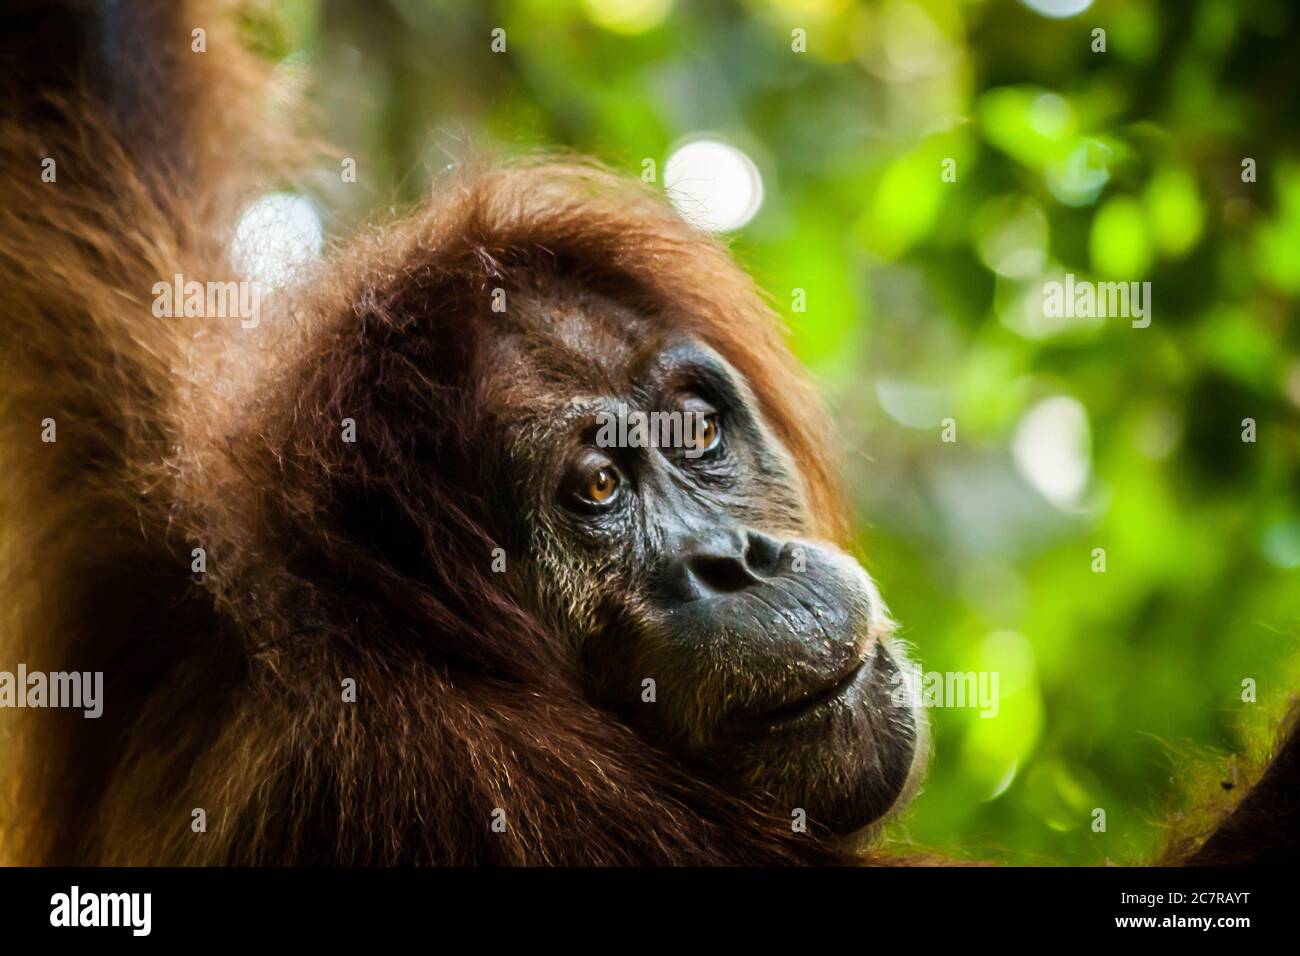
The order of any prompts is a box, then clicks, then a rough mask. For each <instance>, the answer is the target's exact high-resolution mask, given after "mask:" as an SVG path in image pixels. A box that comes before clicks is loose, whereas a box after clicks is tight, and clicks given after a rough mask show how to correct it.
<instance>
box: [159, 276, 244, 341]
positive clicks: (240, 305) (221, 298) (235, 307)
mask: <svg viewBox="0 0 1300 956" xmlns="http://www.w3.org/2000/svg"><path fill="white" fill-rule="evenodd" d="M150 291H152V292H153V314H154V316H155V317H156V318H159V319H161V318H164V317H166V318H176V317H178V316H187V317H189V318H208V319H239V325H240V328H244V329H253V328H257V325H258V323H260V322H261V321H262V311H261V302H262V290H261V287H260V286H259V284H258V283H256V282H251V281H249V280H247V279H241V280H239V281H238V282H235V281H230V282H199V281H198V280H197V279H189V280H186V278H185V276H184V275H182V274H181V273H179V272H178V273H176V275H175V276H173V277H172V281H171V282H155V283H154V284H153V288H152V289H151V290H150Z"/></svg>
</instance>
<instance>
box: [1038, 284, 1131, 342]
mask: <svg viewBox="0 0 1300 956" xmlns="http://www.w3.org/2000/svg"><path fill="white" fill-rule="evenodd" d="M1043 315H1045V316H1047V317H1048V318H1050V319H1076V318H1077V319H1132V323H1133V328H1135V329H1145V328H1146V327H1147V326H1148V325H1150V324H1151V283H1150V282H1092V281H1090V280H1088V279H1075V277H1074V273H1073V272H1070V273H1067V274H1066V276H1065V281H1064V282H1058V281H1056V280H1055V279H1053V280H1052V281H1050V282H1046V283H1044V284H1043Z"/></svg>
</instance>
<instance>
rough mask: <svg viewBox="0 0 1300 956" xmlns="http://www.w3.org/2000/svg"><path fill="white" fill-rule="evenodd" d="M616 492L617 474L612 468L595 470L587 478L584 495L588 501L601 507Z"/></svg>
mask: <svg viewBox="0 0 1300 956" xmlns="http://www.w3.org/2000/svg"><path fill="white" fill-rule="evenodd" d="M617 491H618V472H616V471H615V470H614V469H613V468H608V467H605V468H597V469H596V470H595V471H593V472H592V473H591V475H590V476H589V477H588V478H587V487H586V490H585V491H584V494H585V495H586V497H587V498H588V500H590V501H594V502H595V503H596V504H598V505H603V504H604V503H605V502H607V501H609V500H610V499H611V498H613V497H614V494H615V493H616V492H617Z"/></svg>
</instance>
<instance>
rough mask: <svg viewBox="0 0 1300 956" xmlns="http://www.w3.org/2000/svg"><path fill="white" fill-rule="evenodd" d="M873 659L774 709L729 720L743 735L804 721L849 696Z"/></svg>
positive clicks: (733, 729)
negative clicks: (818, 688)
mask: <svg viewBox="0 0 1300 956" xmlns="http://www.w3.org/2000/svg"><path fill="white" fill-rule="evenodd" d="M870 662H871V657H870V655H868V656H866V657H863V658H862V659H861V660H859V661H858V662H857V663H856V664H854V665H853V667H851V668H849V670H848V671H846V672H845V673H844V674H843V675H841V676H840V677H838V678H836V679H835V680H834V681H833V682H832V683H830V684H827V685H826V686H825V687H823V688H821V689H820V690H816V691H813V692H812V693H811V694H806V695H804V696H803V697H800V698H799V699H797V700H794V701H791V702H790V703H788V704H782V705H781V706H779V707H776V708H774V709H773V710H767V711H762V712H761V713H748V714H738V715H737V716H736V717H734V718H733V719H732V720H730V721H728V724H729V725H730V727H729V729H730V730H731V731H732V732H734V733H736V734H738V735H740V736H749V735H751V734H754V733H761V734H768V733H772V732H774V731H778V730H783V729H786V728H788V727H793V726H795V725H798V724H800V723H803V722H804V721H805V720H806V719H807V718H809V717H810V716H811V715H813V714H814V713H815V712H816V711H818V710H819V709H821V708H822V707H824V706H826V705H827V704H829V703H831V702H833V701H836V700H839V699H840V698H841V697H843V696H845V695H846V694H847V693H848V692H849V691H850V690H851V689H852V688H853V687H854V686H855V685H856V684H857V683H858V681H859V680H860V679H861V678H862V677H863V676H864V675H865V674H867V673H868V672H869V671H870V666H869V665H870Z"/></svg>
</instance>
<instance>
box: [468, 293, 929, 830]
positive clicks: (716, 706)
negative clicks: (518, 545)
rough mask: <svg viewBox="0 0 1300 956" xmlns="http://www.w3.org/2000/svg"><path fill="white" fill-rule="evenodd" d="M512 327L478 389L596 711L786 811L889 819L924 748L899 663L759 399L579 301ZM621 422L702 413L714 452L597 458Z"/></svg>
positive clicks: (648, 329) (848, 821) (652, 333)
mask: <svg viewBox="0 0 1300 956" xmlns="http://www.w3.org/2000/svg"><path fill="white" fill-rule="evenodd" d="M511 312H512V313H513V315H512V318H511V319H510V320H509V322H510V323H511V327H510V328H509V329H508V331H507V333H506V334H504V335H502V336H501V337H500V338H499V339H498V340H497V341H496V343H495V344H494V345H493V347H492V349H491V350H490V352H489V353H488V356H487V358H486V360H485V361H484V363H483V366H484V367H483V368H482V369H481V370H480V375H481V378H482V379H483V380H485V381H486V382H487V383H488V386H487V395H488V403H489V407H490V408H492V409H493V410H494V415H493V419H494V421H495V429H496V432H497V440H498V441H499V442H500V445H501V456H502V459H503V460H504V461H505V462H506V465H505V474H504V475H503V480H502V484H503V485H504V486H505V487H506V488H508V489H509V494H510V499H511V500H510V502H509V505H510V507H511V509H512V510H513V512H514V515H515V518H516V520H517V521H518V522H519V523H520V524H521V525H522V526H523V527H525V528H527V529H528V531H527V535H528V541H527V553H528V555H529V558H528V561H527V562H526V567H525V569H524V570H523V571H521V572H520V575H521V578H520V584H519V586H520V588H521V591H522V592H523V593H522V594H521V598H522V599H523V600H525V601H527V602H528V603H529V604H530V605H531V606H532V607H534V608H535V609H537V612H538V613H539V614H542V615H543V616H545V617H547V619H548V620H549V623H550V624H551V626H552V628H553V629H554V631H555V632H556V633H559V634H562V635H565V636H566V637H567V638H568V639H569V640H570V641H571V642H572V645H573V651H574V654H575V656H576V659H577V660H578V661H579V662H580V667H581V669H582V675H581V677H582V680H583V681H584V682H585V684H586V685H587V686H588V687H589V689H590V693H591V695H592V696H593V698H594V699H595V700H596V701H597V702H598V703H600V704H602V705H605V706H607V707H608V708H609V709H611V710H613V711H615V712H617V713H618V714H620V715H622V716H623V717H624V718H625V719H626V720H628V721H629V722H630V723H632V724H633V725H635V726H637V727H638V728H639V729H641V730H642V731H643V732H644V733H645V734H646V735H647V736H649V737H651V738H652V739H655V740H658V741H661V742H663V743H665V744H666V745H667V746H669V747H671V748H672V749H674V750H675V751H677V752H678V753H680V754H681V755H682V756H683V757H685V758H686V759H688V760H689V761H691V762H692V763H695V764H697V765H699V766H700V767H701V768H702V769H704V770H706V771H709V772H711V773H712V774H713V775H715V776H716V777H718V778H719V779H721V780H723V781H724V782H726V783H728V784H730V785H732V786H735V787H739V788H741V789H744V790H746V791H748V792H751V793H753V794H755V795H757V796H758V797H759V798H760V799H761V800H762V801H763V802H764V803H766V804H767V805H768V806H769V807H770V808H771V809H772V810H774V811H775V812H780V813H783V814H785V815H787V816H789V815H790V814H791V813H793V812H794V811H795V810H796V809H803V810H805V811H806V812H807V815H808V818H809V820H810V821H811V822H813V823H815V824H818V825H820V826H824V827H826V828H828V829H830V830H832V831H835V832H840V833H845V832H850V831H854V830H857V829H859V828H861V827H864V826H865V825H867V824H869V823H871V822H872V821H875V820H877V819H878V818H880V817H881V816H882V815H883V814H885V813H886V812H887V811H888V810H889V809H890V808H891V806H893V805H895V804H896V803H897V802H899V798H900V796H901V795H902V794H904V792H905V790H906V789H907V788H908V784H909V782H910V780H911V779H912V777H913V775H914V768H915V767H916V765H917V764H919V762H920V760H919V757H920V753H921V751H922V749H923V739H924V727H923V725H922V724H921V720H920V717H919V715H917V714H915V713H914V712H913V710H912V708H911V706H910V704H909V703H908V701H910V700H911V697H910V696H908V695H905V694H901V693H900V683H901V682H902V681H903V680H905V679H906V678H905V676H904V675H905V669H904V661H903V658H902V657H901V653H900V651H899V650H898V649H897V648H896V646H894V645H893V644H892V643H891V642H890V640H889V638H888V634H889V622H888V618H887V616H886V613H885V611H884V608H883V606H882V604H881V601H880V598H879V595H878V594H877V592H876V589H875V587H874V585H873V583H872V581H871V579H870V578H869V577H868V576H867V574H866V572H865V571H864V570H863V569H862V568H861V567H860V566H859V565H858V563H857V562H856V561H855V560H853V559H852V558H851V557H849V556H848V555H846V554H844V553H843V552H842V551H841V550H839V549H838V548H836V547H834V546H832V545H830V544H827V543H825V542H820V541H817V540H815V539H814V538H813V537H812V532H811V530H810V529H811V528H812V527H813V525H814V522H813V521H812V517H811V515H810V514H809V513H808V506H807V503H806V499H805V495H804V491H803V485H802V481H801V479H800V476H799V474H798V473H797V470H796V469H795V467H794V463H793V460H792V458H791V457H790V455H789V454H788V453H787V452H786V451H785V449H784V448H783V447H782V446H781V445H780V443H779V442H778V441H777V440H776V438H775V437H774V436H773V434H772V433H771V431H770V430H769V429H768V427H767V426H766V425H765V423H764V421H763V418H762V415H761V413H760V411H759V409H758V408H757V407H756V403H755V401H754V398H753V396H752V394H751V392H750V390H749V389H748V387H747V386H746V383H745V382H744V381H743V380H742V379H741V377H740V376H739V375H738V374H737V373H736V371H735V370H734V369H733V368H732V367H731V366H730V365H729V364H728V363H727V362H726V360H725V359H724V358H723V357H722V356H720V355H718V354H717V353H716V352H715V351H713V350H712V349H710V348H709V347H708V346H706V345H705V344H703V343H701V342H699V341H695V340H694V339H692V338H690V337H689V336H683V335H682V334H681V333H680V332H675V331H670V330H671V329H672V328H674V323H671V322H664V323H659V322H654V321H651V320H648V319H646V318H644V317H640V316H637V315H634V314H632V313H630V312H629V311H628V310H626V309H623V308H621V307H619V306H617V305H615V304H613V303H611V302H608V301H605V300H602V299H599V298H597V297H593V296H589V295H584V294H583V293H581V292H576V291H575V292H572V293H571V294H567V295H566V294H555V293H551V294H549V295H548V296H547V297H545V298H541V299H535V300H532V301H529V302H525V303H523V304H522V306H521V304H520V303H518V302H516V303H514V304H513V305H512V309H511ZM620 403H625V407H626V408H628V409H633V410H640V411H644V412H651V411H673V410H683V411H686V412H688V413H697V414H700V415H703V416H705V417H706V418H707V419H708V420H710V421H711V422H712V426H713V427H712V431H711V432H710V433H709V435H710V438H711V441H712V447H710V448H709V449H708V450H707V451H705V452H703V453H702V454H700V453H699V449H692V450H693V451H695V452H696V453H697V454H698V457H695V456H688V455H687V454H686V453H685V452H686V449H684V448H681V447H669V448H665V447H610V448H600V447H597V444H596V441H595V436H596V434H597V425H596V423H597V420H598V418H597V416H598V414H599V413H600V412H610V413H614V412H615V410H616V409H617V408H618V406H619V404H620ZM498 490H500V491H504V488H503V489H498ZM648 680H652V681H653V693H651V692H650V691H649V690H648V688H649V687H650V685H649V684H648V683H647V681H648Z"/></svg>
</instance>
